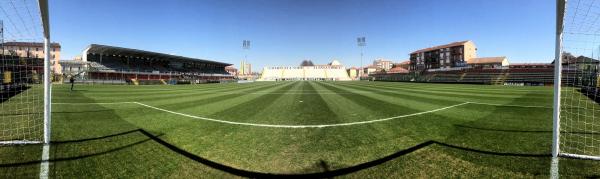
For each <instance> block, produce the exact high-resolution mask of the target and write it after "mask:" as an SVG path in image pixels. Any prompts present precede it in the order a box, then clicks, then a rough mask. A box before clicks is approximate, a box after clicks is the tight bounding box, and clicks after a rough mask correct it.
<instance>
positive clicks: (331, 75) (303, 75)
mask: <svg viewBox="0 0 600 179" xmlns="http://www.w3.org/2000/svg"><path fill="white" fill-rule="evenodd" d="M289 80H319V81H322V80H331V81H349V80H351V79H350V77H349V76H348V72H347V71H346V67H344V66H343V65H342V64H341V63H340V62H339V61H337V60H333V61H332V62H331V63H329V64H327V65H314V66H274V67H264V68H263V71H262V75H261V76H260V78H259V79H258V81H289Z"/></svg>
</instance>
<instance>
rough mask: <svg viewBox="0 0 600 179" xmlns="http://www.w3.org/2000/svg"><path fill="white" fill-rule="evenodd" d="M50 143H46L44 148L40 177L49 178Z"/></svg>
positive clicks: (42, 178)
mask: <svg viewBox="0 0 600 179" xmlns="http://www.w3.org/2000/svg"><path fill="white" fill-rule="evenodd" d="M49 160H50V144H44V147H43V149H42V163H41V164H40V178H41V179H47V178H48V172H49V171H50V167H49V166H50V161H49Z"/></svg>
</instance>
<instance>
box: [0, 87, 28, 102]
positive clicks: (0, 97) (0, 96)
mask: <svg viewBox="0 0 600 179" xmlns="http://www.w3.org/2000/svg"><path fill="white" fill-rule="evenodd" d="M2 87H3V86H2ZM29 88H31V87H29V86H17V87H14V88H8V89H6V90H3V91H2V92H0V103H3V102H4V101H7V100H9V99H10V98H12V97H13V96H16V95H18V94H20V93H22V92H23V91H26V90H27V89H29Z"/></svg>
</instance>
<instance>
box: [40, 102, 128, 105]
mask: <svg viewBox="0 0 600 179" xmlns="http://www.w3.org/2000/svg"><path fill="white" fill-rule="evenodd" d="M134 103H136V102H107V103H52V104H62V105H90V104H100V105H102V104H134Z"/></svg>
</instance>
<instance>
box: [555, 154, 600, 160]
mask: <svg viewBox="0 0 600 179" xmlns="http://www.w3.org/2000/svg"><path fill="white" fill-rule="evenodd" d="M558 156H560V157H565V158H574V159H585V160H598V161H600V156H591V155H581V154H571V153H559V154H558Z"/></svg>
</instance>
